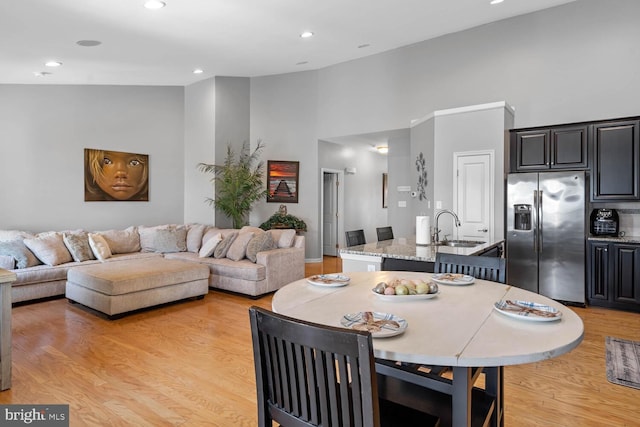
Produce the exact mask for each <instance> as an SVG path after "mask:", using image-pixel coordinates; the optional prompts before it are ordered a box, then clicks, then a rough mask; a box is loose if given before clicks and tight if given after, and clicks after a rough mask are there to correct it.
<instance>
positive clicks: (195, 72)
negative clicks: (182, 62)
mask: <svg viewBox="0 0 640 427" xmlns="http://www.w3.org/2000/svg"><path fill="white" fill-rule="evenodd" d="M202 73H204V70H203V69H202V68H196V69H195V70H193V74H202Z"/></svg>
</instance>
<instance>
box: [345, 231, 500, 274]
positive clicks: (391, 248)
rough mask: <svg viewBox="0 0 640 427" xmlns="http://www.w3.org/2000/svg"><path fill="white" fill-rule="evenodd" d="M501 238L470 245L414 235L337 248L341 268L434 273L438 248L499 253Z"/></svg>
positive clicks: (348, 269)
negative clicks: (429, 241)
mask: <svg viewBox="0 0 640 427" xmlns="http://www.w3.org/2000/svg"><path fill="white" fill-rule="evenodd" d="M503 243H504V240H497V241H493V242H486V243H482V244H479V245H477V246H473V247H452V246H445V245H424V246H423V245H417V244H416V239H415V238H413V237H409V238H404V237H401V238H396V239H393V240H383V241H380V242H374V243H366V244H364V245H358V246H350V247H346V248H341V249H340V258H342V271H345V272H350V271H393V270H406V271H423V272H427V273H433V263H434V262H435V260H436V254H437V253H438V252H443V253H448V254H457V255H472V256H474V255H489V256H499V255H501V253H502V246H503Z"/></svg>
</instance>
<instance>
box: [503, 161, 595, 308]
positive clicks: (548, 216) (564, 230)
mask: <svg viewBox="0 0 640 427" xmlns="http://www.w3.org/2000/svg"><path fill="white" fill-rule="evenodd" d="M585 198H586V175H585V173H584V172H576V171H571V172H540V173H516V174H509V175H508V177H507V212H506V215H507V218H506V224H507V227H506V234H505V235H506V240H507V242H506V258H507V284H509V285H513V286H517V287H519V288H523V289H527V290H529V291H533V292H536V293H539V294H542V295H545V296H547V297H549V298H553V299H555V300H559V301H565V302H573V303H578V304H584V302H585V235H586V234H585V232H586V227H585V215H586V214H585V209H586V208H585Z"/></svg>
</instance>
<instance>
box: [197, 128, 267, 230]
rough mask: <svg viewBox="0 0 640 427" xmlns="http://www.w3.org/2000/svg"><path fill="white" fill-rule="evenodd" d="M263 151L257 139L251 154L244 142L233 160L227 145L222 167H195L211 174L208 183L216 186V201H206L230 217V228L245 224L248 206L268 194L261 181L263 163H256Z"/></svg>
mask: <svg viewBox="0 0 640 427" xmlns="http://www.w3.org/2000/svg"><path fill="white" fill-rule="evenodd" d="M263 148H264V144H263V143H262V141H260V140H258V145H257V146H256V148H255V150H253V152H251V151H250V148H249V143H248V142H244V143H243V144H242V151H241V152H240V155H239V156H238V158H236V155H235V153H234V151H233V149H232V148H231V146H227V157H226V158H225V161H224V164H222V165H211V164H207V163H199V164H198V169H200V171H202V172H204V173H208V174H213V177H212V178H211V182H213V183H214V184H215V186H216V198H215V199H211V198H207V199H206V202H207V203H209V204H210V205H212V206H213V207H214V208H215V209H217V210H219V211H220V212H222V213H224V214H225V215H226V216H228V217H229V218H231V220H232V221H233V228H241V227H242V226H243V225H247V217H248V214H249V212H251V207H252V206H253V204H254V203H255V202H257V201H258V200H260V199H262V198H264V197H266V195H267V189H266V188H265V186H264V181H263V179H262V174H263V168H264V162H263V161H260V160H259V158H260V152H261V151H262V149H263Z"/></svg>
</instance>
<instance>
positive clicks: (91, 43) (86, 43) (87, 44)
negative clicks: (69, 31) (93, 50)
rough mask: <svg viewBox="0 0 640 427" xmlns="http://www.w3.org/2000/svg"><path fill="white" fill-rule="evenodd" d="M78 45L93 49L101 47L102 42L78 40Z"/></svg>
mask: <svg viewBox="0 0 640 427" xmlns="http://www.w3.org/2000/svg"><path fill="white" fill-rule="evenodd" d="M76 44H77V45H78V46H83V47H93V46H99V45H101V44H102V42H101V41H98V40H78V41H77V42H76Z"/></svg>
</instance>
